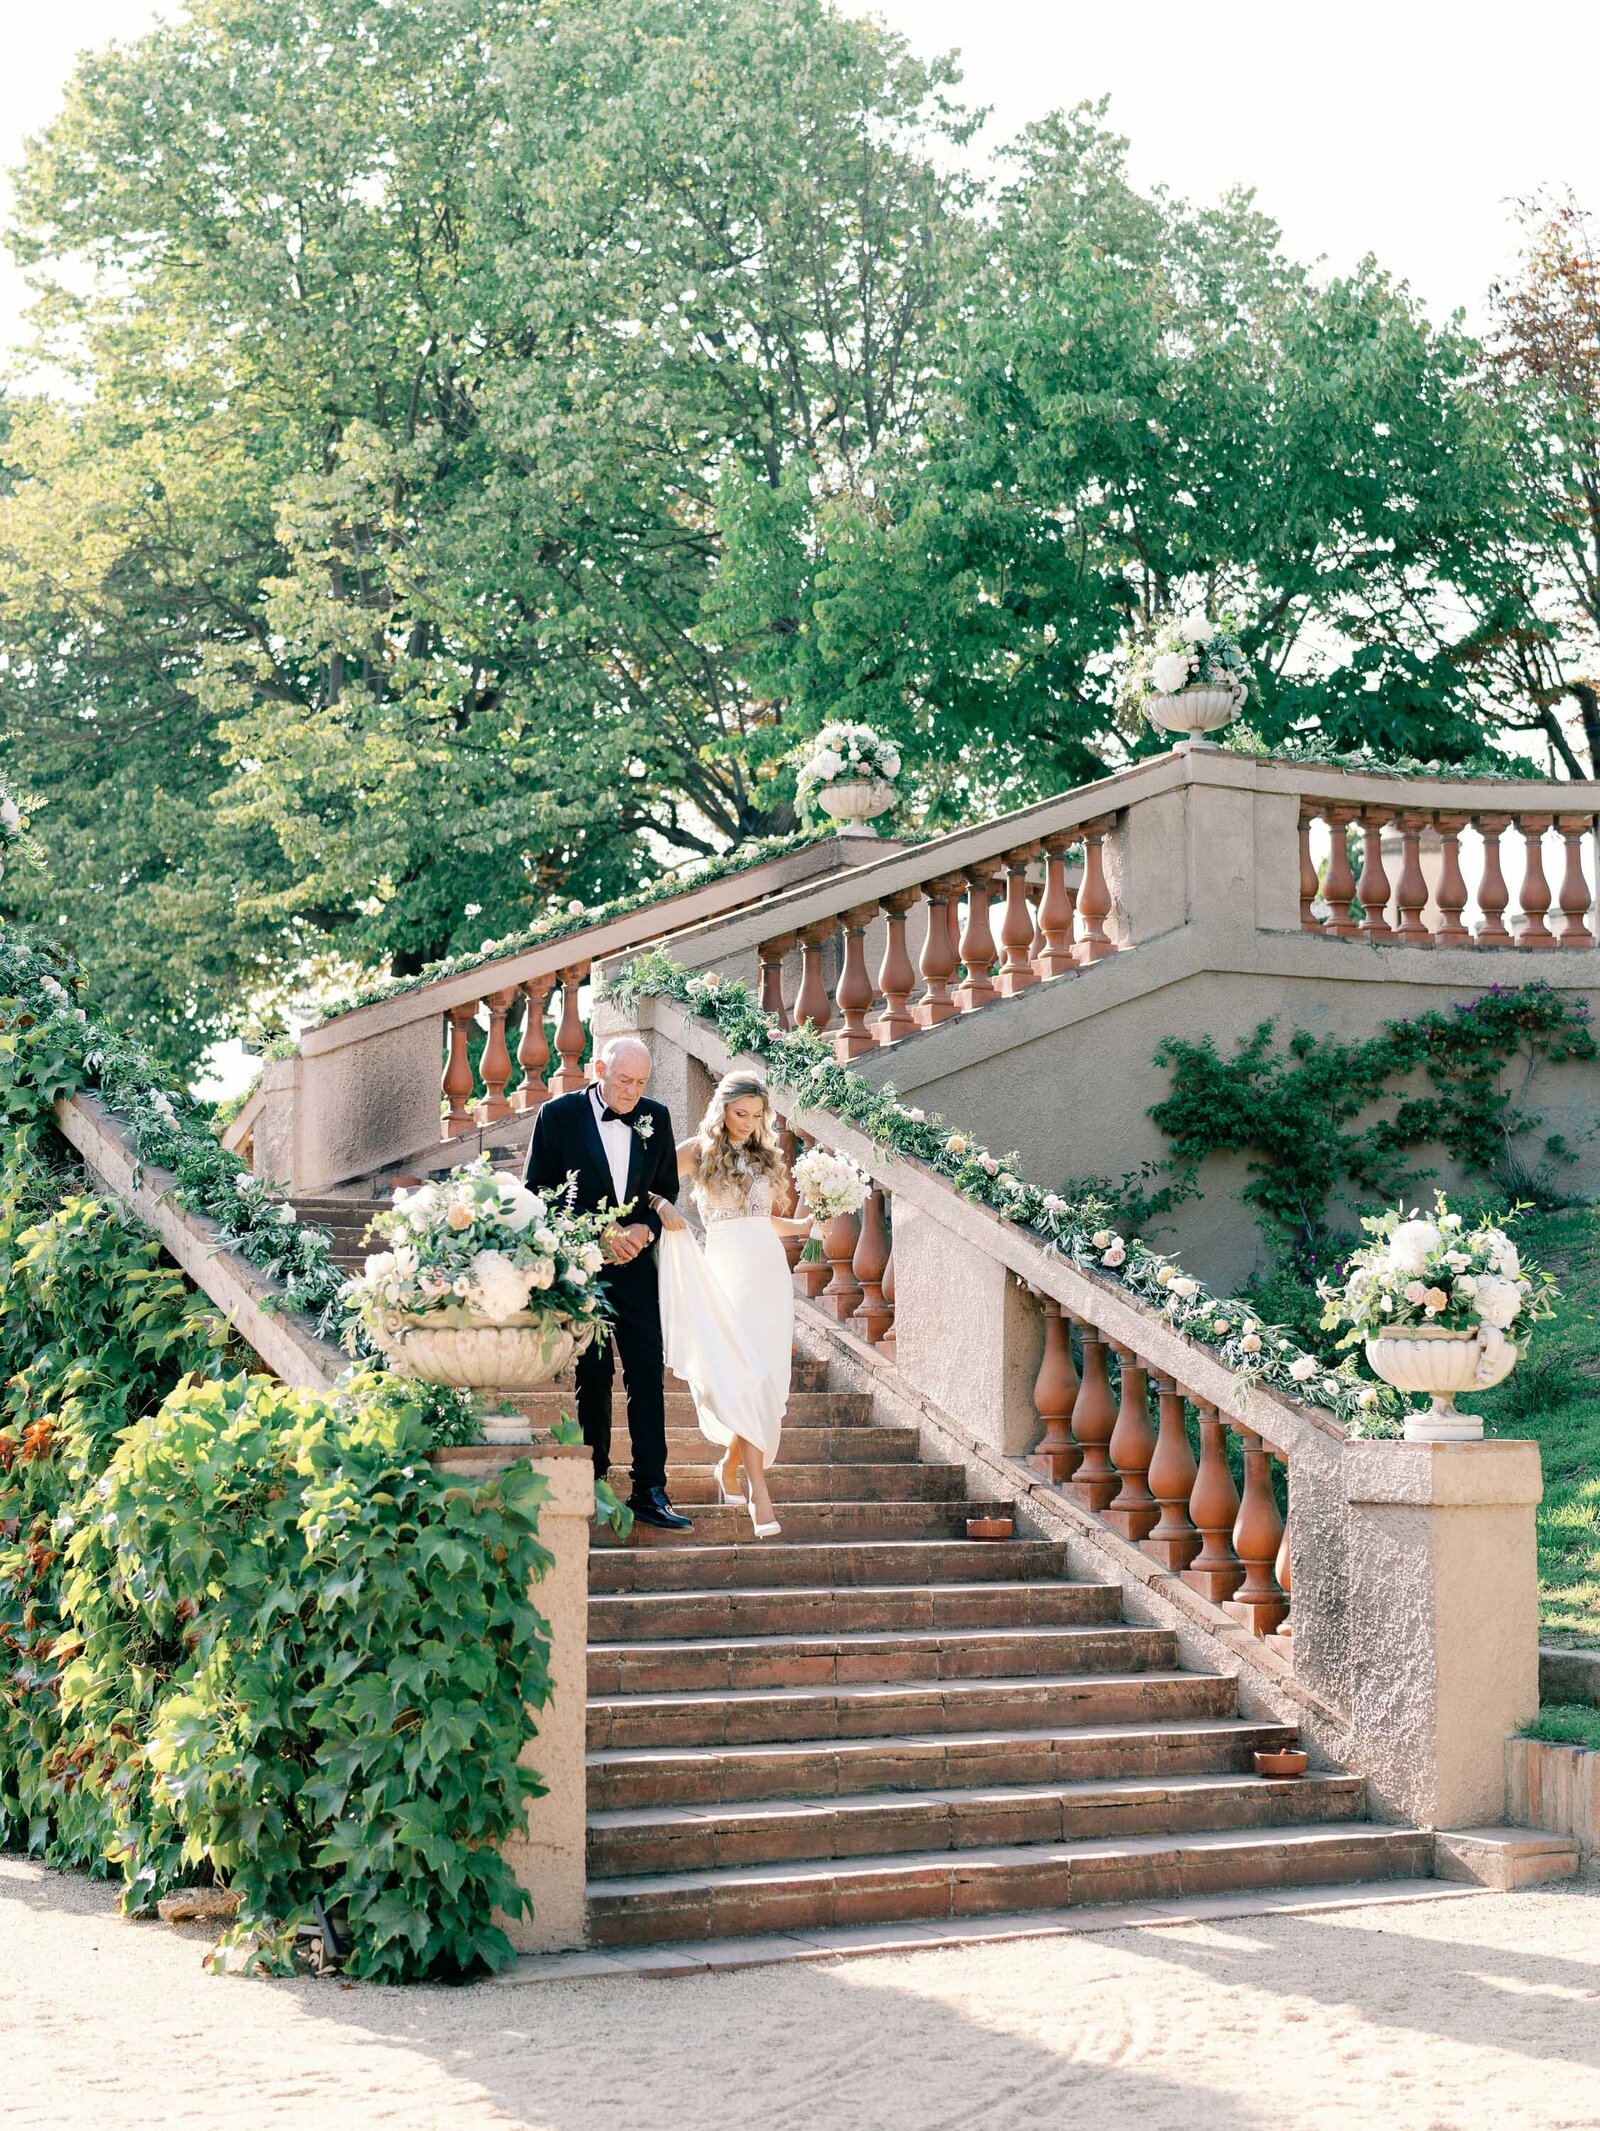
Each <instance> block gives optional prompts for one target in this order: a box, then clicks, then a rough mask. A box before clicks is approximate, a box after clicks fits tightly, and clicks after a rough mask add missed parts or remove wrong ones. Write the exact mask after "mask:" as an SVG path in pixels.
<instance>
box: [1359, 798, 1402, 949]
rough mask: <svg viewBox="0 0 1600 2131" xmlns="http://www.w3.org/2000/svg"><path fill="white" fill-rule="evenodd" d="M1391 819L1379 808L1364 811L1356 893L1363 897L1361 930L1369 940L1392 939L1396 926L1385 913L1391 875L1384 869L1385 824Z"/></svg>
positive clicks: (1363, 809)
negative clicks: (1359, 874) (1359, 869)
mask: <svg viewBox="0 0 1600 2131" xmlns="http://www.w3.org/2000/svg"><path fill="white" fill-rule="evenodd" d="M1387 819H1388V817H1387V815H1385V814H1384V812H1383V811H1382V809H1381V808H1379V807H1363V808H1362V810H1361V839H1362V850H1361V878H1360V880H1359V881H1357V883H1356V894H1357V895H1359V896H1360V898H1361V930H1362V932H1363V934H1364V935H1365V936H1366V938H1368V939H1369V940H1392V939H1393V938H1394V927H1393V926H1392V925H1391V924H1390V923H1389V920H1388V918H1387V917H1386V916H1385V914H1384V913H1385V912H1386V910H1387V909H1388V906H1389V876H1388V874H1387V873H1385V871H1384V870H1383V824H1384V822H1385V821H1386V820H1387Z"/></svg>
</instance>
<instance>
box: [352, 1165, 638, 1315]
mask: <svg viewBox="0 0 1600 2131" xmlns="http://www.w3.org/2000/svg"><path fill="white" fill-rule="evenodd" d="M615 1218H616V1216H615V1214H614V1213H609V1214H582V1213H576V1212H574V1210H573V1208H572V1203H571V1193H570V1188H569V1190H568V1191H567V1192H565V1193H561V1194H554V1195H552V1194H550V1193H547V1192H538V1191H529V1190H528V1189H527V1188H526V1187H525V1186H524V1185H522V1184H519V1183H518V1182H517V1180H516V1179H515V1177H509V1176H501V1175H497V1174H496V1173H495V1171H494V1170H492V1169H491V1168H490V1166H489V1158H488V1156H487V1155H481V1156H480V1157H479V1158H478V1160H477V1161H475V1162H471V1163H469V1164H467V1166H466V1167H464V1168H461V1169H452V1170H451V1172H450V1174H449V1175H448V1176H446V1177H442V1178H439V1179H438V1180H436V1181H435V1182H432V1183H427V1184H422V1185H419V1186H418V1187H417V1189H416V1190H414V1191H397V1192H396V1193H395V1195H394V1204H393V1206H392V1207H391V1208H389V1209H388V1210H387V1211H386V1212H384V1213H380V1214H377V1215H375V1216H374V1217H373V1220H372V1223H371V1232H373V1233H376V1234H377V1235H380V1236H382V1237H384V1238H385V1239H386V1240H387V1242H388V1244H389V1248H388V1249H387V1250H383V1251H376V1252H374V1254H373V1255H372V1256H371V1257H370V1258H368V1260H367V1262H366V1267H365V1269H364V1271H363V1272H362V1273H361V1274H360V1275H359V1277H358V1278H356V1279H353V1280H351V1281H350V1282H348V1283H347V1285H346V1287H345V1291H344V1295H345V1300H346V1302H347V1303H349V1304H350V1305H351V1306H352V1307H353V1308H354V1309H355V1310H356V1311H357V1312H358V1313H359V1315H360V1317H361V1320H362V1322H363V1323H365V1324H366V1325H367V1326H368V1327H369V1329H371V1330H373V1331H377V1330H380V1329H382V1328H384V1327H385V1325H386V1323H387V1322H389V1321H391V1320H392V1319H394V1318H395V1317H397V1316H405V1317H424V1316H425V1317H430V1318H437V1319H440V1320H441V1321H443V1322H445V1323H447V1324H452V1325H458V1326H462V1327H465V1326H469V1325H474V1324H484V1323H488V1324H511V1323H517V1324H536V1323H540V1322H542V1321H544V1320H545V1319H548V1318H561V1319H563V1320H566V1321H569V1322H571V1323H574V1324H577V1325H590V1324H594V1323H596V1322H598V1320H599V1319H600V1318H601V1317H602V1316H603V1315H604V1304H603V1301H602V1298H601V1295H600V1293H599V1290H598V1289H597V1287H596V1285H595V1275H596V1274H597V1273H598V1272H599V1271H600V1269H601V1267H602V1266H603V1265H604V1264H605V1252H604V1250H603V1249H602V1247H601V1243H600V1237H601V1235H602V1233H603V1232H604V1231H605V1230H606V1229H607V1228H609V1227H610V1226H611V1224H612V1222H613V1221H614V1220H615Z"/></svg>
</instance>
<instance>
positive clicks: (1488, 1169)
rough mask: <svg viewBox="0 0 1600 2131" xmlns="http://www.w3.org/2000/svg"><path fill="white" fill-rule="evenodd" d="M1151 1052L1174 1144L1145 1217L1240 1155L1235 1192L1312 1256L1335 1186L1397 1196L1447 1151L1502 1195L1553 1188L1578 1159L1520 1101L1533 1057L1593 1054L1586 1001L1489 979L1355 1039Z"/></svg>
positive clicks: (1157, 1117) (1266, 1033) (1291, 1248)
mask: <svg viewBox="0 0 1600 2131" xmlns="http://www.w3.org/2000/svg"><path fill="white" fill-rule="evenodd" d="M1155 1056H1156V1062H1157V1063H1158V1064H1160V1065H1164V1066H1166V1067H1168V1068H1169V1069H1170V1071H1171V1074H1172V1089H1171V1093H1170V1094H1169V1095H1168V1096H1167V1097H1166V1098H1165V1099H1164V1100H1163V1101H1162V1102H1159V1103H1157V1104H1156V1105H1155V1106H1154V1108H1153V1109H1152V1110H1151V1112H1150V1115H1151V1117H1152V1119H1153V1120H1154V1121H1155V1123H1156V1124H1157V1125H1159V1126H1160V1128H1161V1130H1162V1131H1163V1132H1164V1133H1165V1134H1166V1136H1167V1138H1168V1140H1169V1141H1170V1142H1171V1148H1172V1151H1171V1154H1170V1155H1169V1157H1168V1158H1167V1160H1166V1162H1165V1163H1163V1164H1161V1165H1159V1167H1158V1170H1157V1174H1158V1176H1164V1178H1165V1182H1164V1183H1162V1184H1161V1185H1160V1187H1159V1188H1158V1189H1156V1190H1154V1191H1150V1192H1147V1193H1146V1194H1145V1198H1144V1206H1143V1208H1142V1211H1144V1212H1145V1213H1147V1214H1148V1213H1155V1212H1160V1211H1164V1210H1165V1209H1166V1208H1167V1207H1170V1206H1171V1205H1173V1204H1175V1203H1176V1202H1177V1201H1178V1200H1179V1199H1180V1198H1184V1197H1190V1196H1193V1194H1194V1191H1195V1190H1196V1188H1197V1185H1198V1179H1199V1173H1200V1170H1201V1166H1202V1164H1203V1163H1204V1162H1205V1161H1206V1160H1207V1158H1208V1157H1209V1156H1211V1155H1215V1154H1225V1153H1232V1154H1242V1155H1244V1156H1245V1157H1246V1160H1247V1162H1248V1166H1249V1172H1250V1181H1249V1182H1248V1183H1247V1184H1246V1185H1245V1187H1244V1189H1243V1191H1242V1192H1241V1194H1240V1196H1241V1198H1242V1199H1243V1200H1244V1202H1245V1204H1246V1205H1248V1206H1249V1207H1250V1208H1251V1209H1252V1210H1253V1212H1254V1213H1255V1215H1256V1217H1257V1219H1258V1221H1259V1222H1260V1224H1261V1226H1262V1228H1263V1230H1264V1231H1265V1233H1266V1235H1267V1238H1268V1240H1269V1241H1270V1242H1271V1243H1272V1244H1273V1246H1274V1247H1275V1249H1276V1250H1277V1251H1278V1252H1280V1253H1287V1254H1289V1255H1291V1256H1297V1257H1308V1256H1311V1257H1314V1256H1315V1255H1316V1254H1318V1253H1319V1252H1320V1251H1321V1250H1322V1249H1323V1247H1324V1245H1325V1242H1326V1239H1327V1237H1328V1234H1329V1231H1330V1228H1331V1226H1332V1224H1333V1211H1332V1209H1333V1206H1334V1203H1335V1201H1336V1200H1337V1199H1338V1198H1339V1197H1340V1196H1341V1195H1343V1194H1346V1193H1349V1192H1355V1193H1358V1194H1360V1195H1361V1196H1362V1197H1363V1198H1365V1199H1367V1200H1372V1199H1378V1200H1389V1201H1393V1200H1394V1199H1395V1198H1396V1197H1398V1196H1400V1195H1401V1194H1403V1193H1406V1192H1408V1191H1411V1190H1413V1189H1414V1188H1415V1187H1416V1185H1417V1183H1418V1182H1419V1181H1420V1178H1421V1177H1422V1176H1425V1175H1427V1174H1429V1172H1428V1171H1427V1170H1420V1171H1419V1170H1418V1169H1417V1168H1416V1167H1415V1161H1414V1158H1415V1157H1416V1156H1417V1155H1419V1154H1420V1153H1422V1152H1423V1150H1425V1149H1428V1148H1441V1149H1443V1150H1444V1152H1445V1153H1446V1154H1448V1155H1450V1156H1451V1157H1452V1158H1453V1159H1454V1160H1455V1161H1456V1162H1458V1163H1459V1164H1460V1165H1461V1167H1462V1168H1463V1169H1464V1170H1466V1171H1467V1172H1468V1173H1469V1174H1471V1175H1474V1176H1478V1177H1481V1178H1483V1179H1484V1181H1485V1182H1486V1183H1491V1184H1493V1185H1495V1186H1496V1187H1497V1188H1498V1189H1500V1190H1502V1191H1503V1192H1504V1193H1505V1194H1506V1195H1507V1196H1508V1197H1510V1198H1518V1197H1528V1196H1532V1197H1546V1196H1549V1195H1550V1193H1551V1189H1552V1186H1551V1181H1550V1180H1551V1178H1552V1177H1553V1176H1554V1175H1555V1174H1557V1173H1558V1172H1559V1170H1560V1168H1561V1167H1562V1166H1563V1165H1565V1164H1566V1163H1569V1162H1571V1161H1572V1160H1573V1159H1574V1158H1575V1157H1574V1154H1573V1150H1572V1149H1571V1148H1570V1147H1569V1146H1568V1145H1567V1143H1566V1142H1565V1140H1564V1139H1563V1138H1562V1136H1561V1135H1560V1134H1558V1133H1548V1134H1545V1135H1544V1136H1543V1138H1542V1140H1539V1141H1537V1146H1538V1154H1537V1156H1535V1157H1534V1158H1533V1159H1532V1160H1530V1153H1531V1152H1532V1149H1533V1146H1534V1144H1535V1140H1536V1135H1538V1134H1539V1132H1540V1129H1541V1126H1542V1123H1543V1120H1542V1118H1541V1117H1540V1116H1539V1115H1538V1113H1537V1112H1536V1111H1534V1110H1532V1109H1530V1108H1529V1107H1528V1105H1527V1096H1528V1091H1529V1086H1530V1083H1531V1082H1532V1080H1533V1077H1534V1075H1535V1073H1536V1071H1537V1069H1538V1068H1539V1067H1540V1066H1541V1065H1542V1064H1550V1065H1558V1064H1564V1063H1567V1062H1571V1061H1580V1062H1585V1063H1592V1062H1593V1061H1594V1060H1595V1059H1596V1058H1597V1057H1600V1049H1597V1046H1596V1043H1595V1038H1594V1034H1593V1031H1592V1029H1591V1027H1590V1024H1589V1013H1588V1007H1587V1005H1586V1004H1585V1002H1584V1001H1583V1000H1582V999H1574V998H1572V997H1571V996H1570V995H1569V994H1566V993H1563V992H1558V991H1556V990H1554V989H1553V988H1552V987H1551V986H1550V985H1548V984H1544V983H1532V984H1524V985H1521V986H1518V987H1502V986H1500V985H1495V986H1494V987H1493V988H1492V989H1491V990H1489V991H1487V992H1485V993H1484V994H1483V995H1482V996H1481V997H1480V998H1477V999H1474V1000H1471V1001H1470V1002H1468V1003H1466V1004H1463V1005H1457V1006H1452V1007H1450V1008H1449V1009H1447V1010H1446V1011H1444V1012H1437V1011H1430V1012H1428V1013H1423V1014H1418V1015H1416V1016H1415V1017H1414V1018H1413V1019H1411V1020H1408V1021H1389V1022H1385V1023H1384V1025H1383V1026H1382V1028H1380V1029H1379V1031H1378V1032H1377V1034H1376V1035H1374V1036H1370V1037H1367V1038H1366V1039H1365V1040H1363V1041H1360V1042H1353V1043H1352V1042H1346V1041H1344V1040H1342V1039H1341V1038H1339V1037H1336V1036H1318V1035H1315V1034H1313V1033H1312V1032H1311V1031H1310V1030H1308V1029H1297V1030H1295V1031H1294V1033H1293V1034H1292V1035H1291V1036H1290V1037H1289V1039H1288V1042H1287V1043H1286V1044H1279V1043H1278V1042H1277V1040H1276V1031H1275V1025H1274V1024H1273V1023H1272V1022H1270V1021H1264V1022H1262V1023H1261V1025H1260V1027H1259V1028H1257V1029H1256V1031H1255V1033H1254V1034H1253V1035H1252V1036H1250V1037H1248V1038H1246V1039H1245V1040H1244V1041H1243V1042H1241V1043H1239V1044H1238V1045H1237V1046H1236V1047H1235V1048H1234V1050H1233V1052H1232V1053H1231V1054H1230V1055H1229V1056H1227V1057H1224V1056H1223V1055H1222V1053H1221V1052H1220V1051H1219V1050H1218V1049H1217V1046H1216V1045H1215V1043H1214V1042H1213V1041H1212V1040H1211V1038H1210V1037H1209V1036H1203V1037H1201V1038H1200V1039H1199V1040H1198V1041H1196V1042H1190V1041H1189V1040H1187V1039H1186V1038H1183V1037H1179V1036H1169V1037H1168V1038H1167V1039H1166V1041H1165V1042H1164V1043H1162V1044H1161V1045H1160V1047H1159V1048H1158V1050H1157V1051H1156V1054H1155Z"/></svg>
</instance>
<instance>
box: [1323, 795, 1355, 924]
mask: <svg viewBox="0 0 1600 2131" xmlns="http://www.w3.org/2000/svg"><path fill="white" fill-rule="evenodd" d="M1322 818H1323V820H1324V821H1325V822H1326V823H1327V824H1328V830H1329V834H1330V835H1331V837H1332V839H1333V841H1332V845H1331V847H1330V849H1329V852H1328V872H1327V877H1326V878H1325V879H1324V881H1323V883H1322V900H1323V901H1324V902H1325V903H1326V904H1327V906H1328V930H1329V931H1330V932H1333V933H1335V934H1337V935H1338V937H1339V938H1340V939H1342V940H1349V939H1353V938H1354V937H1355V935H1356V933H1357V932H1358V931H1359V930H1360V927H1359V926H1358V925H1357V923H1356V921H1355V919H1354V918H1353V917H1352V916H1351V915H1350V905H1351V904H1352V903H1353V902H1354V901H1355V895H1356V877H1355V875H1354V874H1353V873H1352V872H1351V870H1350V839H1349V836H1348V834H1347V833H1346V832H1347V831H1348V829H1349V827H1350V824H1351V822H1353V821H1354V820H1355V818H1356V811H1355V808H1354V807H1324V808H1323V810H1322Z"/></svg>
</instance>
